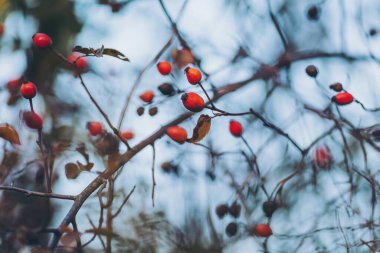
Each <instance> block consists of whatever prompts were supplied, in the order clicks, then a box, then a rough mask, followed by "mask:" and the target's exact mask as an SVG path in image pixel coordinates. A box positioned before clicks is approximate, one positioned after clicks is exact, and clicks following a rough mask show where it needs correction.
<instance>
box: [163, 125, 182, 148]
mask: <svg viewBox="0 0 380 253" xmlns="http://www.w3.org/2000/svg"><path fill="white" fill-rule="evenodd" d="M166 134H167V135H168V136H169V137H170V138H171V139H172V140H173V141H176V142H178V143H180V144H183V143H184V142H185V141H186V139H187V131H186V129H184V128H183V127H180V126H170V127H168V128H167V129H166Z"/></svg>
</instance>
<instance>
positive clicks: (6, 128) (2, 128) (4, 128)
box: [0, 123, 21, 145]
mask: <svg viewBox="0 0 380 253" xmlns="http://www.w3.org/2000/svg"><path fill="white" fill-rule="evenodd" d="M0 137H1V138H3V139H5V140H7V141H9V142H10V143H12V144H17V145H20V144H21V142H20V138H19V136H18V133H17V131H16V130H15V129H14V127H12V126H11V125H9V124H6V123H5V124H0Z"/></svg>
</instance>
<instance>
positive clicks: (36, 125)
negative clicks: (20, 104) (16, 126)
mask: <svg viewBox="0 0 380 253" xmlns="http://www.w3.org/2000/svg"><path fill="white" fill-rule="evenodd" d="M20 93H21V96H23V97H24V98H25V99H29V101H30V105H31V111H27V112H24V113H23V114H22V119H23V121H24V122H25V124H26V125H27V126H28V127H29V128H31V129H35V130H39V131H40V130H41V129H42V126H43V120H42V118H41V116H40V115H38V114H37V113H36V112H34V109H33V106H32V103H33V102H32V99H33V98H34V97H35V96H36V94H37V87H36V85H35V84H34V83H32V82H26V83H23V84H22V85H21V87H20Z"/></svg>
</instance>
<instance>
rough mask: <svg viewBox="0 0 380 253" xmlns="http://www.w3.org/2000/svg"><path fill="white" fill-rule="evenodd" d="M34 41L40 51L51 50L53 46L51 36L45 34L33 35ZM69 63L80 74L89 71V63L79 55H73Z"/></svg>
mask: <svg viewBox="0 0 380 253" xmlns="http://www.w3.org/2000/svg"><path fill="white" fill-rule="evenodd" d="M32 39H33V44H34V45H35V46H36V47H37V48H40V49H45V48H51V46H52V44H53V41H52V39H51V38H50V36H49V35H47V34H45V33H36V34H35V35H33V37H32ZM68 61H69V62H70V63H71V64H73V65H75V67H76V70H77V71H78V72H80V73H83V72H86V71H87V70H88V62H87V60H86V58H84V57H83V56H82V55H81V54H79V53H71V54H70V55H69V57H68Z"/></svg>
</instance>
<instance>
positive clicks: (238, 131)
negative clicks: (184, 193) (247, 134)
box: [230, 120, 243, 137]
mask: <svg viewBox="0 0 380 253" xmlns="http://www.w3.org/2000/svg"><path fill="white" fill-rule="evenodd" d="M230 133H231V134H232V135H233V136H235V137H240V136H241V135H242V134H243V126H242V125H241V124H240V122H238V121H236V120H231V121H230Z"/></svg>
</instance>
